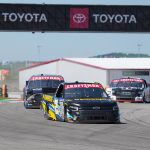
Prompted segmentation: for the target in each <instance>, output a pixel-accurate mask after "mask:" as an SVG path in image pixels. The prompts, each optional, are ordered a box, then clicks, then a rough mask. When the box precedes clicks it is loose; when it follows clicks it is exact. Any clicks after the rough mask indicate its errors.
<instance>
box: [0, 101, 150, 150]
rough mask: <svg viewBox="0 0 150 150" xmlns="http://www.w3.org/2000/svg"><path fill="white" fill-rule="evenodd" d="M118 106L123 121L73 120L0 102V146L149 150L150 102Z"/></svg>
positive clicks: (9, 149)
mask: <svg viewBox="0 0 150 150" xmlns="http://www.w3.org/2000/svg"><path fill="white" fill-rule="evenodd" d="M119 106H120V110H121V122H122V123H121V124H72V123H65V122H57V121H49V120H46V119H44V118H43V114H42V112H41V110H39V109H28V110H26V109H25V108H24V107H23V103H15V102H14V103H4V104H0V150H117V149H118V150H150V104H132V103H120V104H119Z"/></svg>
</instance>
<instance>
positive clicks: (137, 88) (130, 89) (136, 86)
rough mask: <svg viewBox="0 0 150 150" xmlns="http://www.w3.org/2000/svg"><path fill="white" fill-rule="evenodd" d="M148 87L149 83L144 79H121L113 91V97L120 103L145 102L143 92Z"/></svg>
mask: <svg viewBox="0 0 150 150" xmlns="http://www.w3.org/2000/svg"><path fill="white" fill-rule="evenodd" d="M146 87H147V83H146V81H145V80H144V79H140V78H130V77H128V78H121V79H119V81H118V83H117V85H116V87H115V88H113V89H112V95H113V96H115V99H116V100H117V101H119V102H143V101H144V98H143V90H144V89H145V88H146Z"/></svg>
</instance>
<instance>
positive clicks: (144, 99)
mask: <svg viewBox="0 0 150 150" xmlns="http://www.w3.org/2000/svg"><path fill="white" fill-rule="evenodd" d="M143 103H150V101H147V98H146V97H145V94H144V96H143Z"/></svg>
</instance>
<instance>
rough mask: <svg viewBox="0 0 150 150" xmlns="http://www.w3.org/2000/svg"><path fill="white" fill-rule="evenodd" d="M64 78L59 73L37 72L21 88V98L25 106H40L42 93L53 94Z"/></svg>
mask: <svg viewBox="0 0 150 150" xmlns="http://www.w3.org/2000/svg"><path fill="white" fill-rule="evenodd" d="M62 82H64V78H63V77H62V76H60V75H50V74H39V75H33V76H31V77H30V79H29V80H28V81H26V86H25V88H24V89H23V100H24V106H25V108H40V103H41V99H42V96H43V94H47V95H50V96H53V95H54V93H55V92H56V89H57V87H58V85H59V84H60V83H62Z"/></svg>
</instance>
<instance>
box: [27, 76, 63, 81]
mask: <svg viewBox="0 0 150 150" xmlns="http://www.w3.org/2000/svg"><path fill="white" fill-rule="evenodd" d="M30 80H64V79H63V78H62V77H55V76H54V77H53V76H39V77H38V76H37V77H36V76H35V77H31V79H30Z"/></svg>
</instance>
